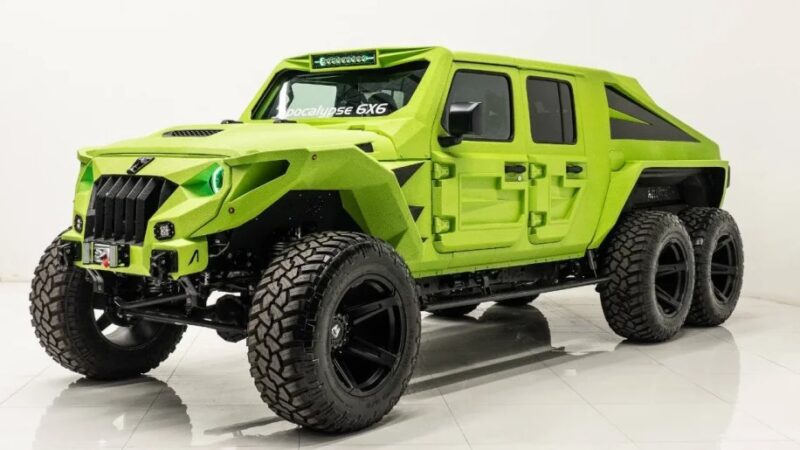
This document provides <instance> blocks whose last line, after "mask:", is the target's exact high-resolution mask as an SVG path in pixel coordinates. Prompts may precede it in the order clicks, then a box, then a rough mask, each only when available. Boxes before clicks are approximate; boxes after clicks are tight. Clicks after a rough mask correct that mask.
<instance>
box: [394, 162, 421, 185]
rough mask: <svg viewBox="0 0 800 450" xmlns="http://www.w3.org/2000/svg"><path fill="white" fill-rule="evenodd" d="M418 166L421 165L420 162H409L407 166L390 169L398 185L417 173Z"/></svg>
mask: <svg viewBox="0 0 800 450" xmlns="http://www.w3.org/2000/svg"><path fill="white" fill-rule="evenodd" d="M420 167H422V163H416V164H410V165H408V166H403V167H396V168H394V169H392V172H394V176H395V177H396V178H397V182H398V183H399V184H400V186H403V185H404V184H406V181H408V179H409V178H411V177H412V176H414V174H415V173H417V170H419V168H420Z"/></svg>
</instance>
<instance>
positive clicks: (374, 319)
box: [327, 275, 406, 396]
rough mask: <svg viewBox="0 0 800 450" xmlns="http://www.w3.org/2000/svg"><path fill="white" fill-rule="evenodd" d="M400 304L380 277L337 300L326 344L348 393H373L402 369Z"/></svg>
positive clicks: (365, 280)
mask: <svg viewBox="0 0 800 450" xmlns="http://www.w3.org/2000/svg"><path fill="white" fill-rule="evenodd" d="M400 301H401V300H400V297H399V295H398V292H397V290H396V289H395V288H394V286H393V285H392V283H391V282H389V281H388V280H387V279H385V278H383V277H381V276H378V275H367V276H363V277H360V278H358V279H356V280H355V281H354V282H352V283H351V284H350V285H349V286H348V288H347V289H346V290H345V293H344V295H343V296H342V298H341V299H340V300H339V303H338V305H337V307H336V311H335V313H334V317H333V319H332V320H331V324H330V326H329V327H328V330H327V333H328V343H329V348H330V357H331V361H332V364H333V370H334V372H335V373H336V378H337V380H338V381H339V383H340V384H341V386H342V387H344V388H345V389H346V390H347V391H348V392H349V393H351V394H353V395H357V396H363V395H368V394H370V393H372V392H374V391H375V390H377V389H378V388H379V387H380V386H381V384H383V382H384V381H385V380H386V379H387V378H389V376H390V375H391V374H392V373H393V372H394V370H395V368H396V367H397V365H398V364H399V361H400V355H401V353H402V350H403V341H404V338H405V333H406V321H405V318H404V316H403V313H402V307H401V304H400Z"/></svg>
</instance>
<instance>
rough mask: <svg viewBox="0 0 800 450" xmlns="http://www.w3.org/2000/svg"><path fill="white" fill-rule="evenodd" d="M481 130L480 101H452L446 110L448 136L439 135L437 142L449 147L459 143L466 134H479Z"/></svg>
mask: <svg viewBox="0 0 800 450" xmlns="http://www.w3.org/2000/svg"><path fill="white" fill-rule="evenodd" d="M482 131H483V115H482V114H481V102H465V103H453V104H452V105H450V108H449V109H448V110H447V132H448V136H440V137H439V144H440V145H441V146H442V147H450V146H453V145H456V144H459V143H461V139H462V138H463V137H464V135H467V134H480V133H481V132H482Z"/></svg>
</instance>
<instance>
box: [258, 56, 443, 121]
mask: <svg viewBox="0 0 800 450" xmlns="http://www.w3.org/2000/svg"><path fill="white" fill-rule="evenodd" d="M427 67H428V63H427V62H425V61H417V62H413V63H408V64H402V65H399V66H395V67H389V68H386V69H371V70H351V71H342V72H326V73H308V72H288V73H286V74H284V75H283V76H282V77H281V78H279V80H278V83H276V84H274V85H273V88H272V89H271V90H270V92H267V93H266V98H271V99H272V100H271V103H270V106H269V108H267V110H266V113H265V114H263V115H262V117H258V119H282V120H292V119H303V118H328V117H370V116H385V115H388V114H391V113H393V112H395V111H397V110H398V109H400V108H402V107H403V106H405V105H407V104H408V102H409V101H410V100H411V96H412V95H414V91H415V90H416V89H417V86H419V83H420V81H421V80H422V76H423V75H424V74H425V69H426V68H427Z"/></svg>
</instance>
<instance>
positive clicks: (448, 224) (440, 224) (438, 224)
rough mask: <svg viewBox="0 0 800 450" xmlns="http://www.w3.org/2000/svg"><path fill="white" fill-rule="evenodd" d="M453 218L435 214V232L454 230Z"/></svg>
mask: <svg viewBox="0 0 800 450" xmlns="http://www.w3.org/2000/svg"><path fill="white" fill-rule="evenodd" d="M453 222H454V220H453V218H452V217H442V216H435V217H434V218H433V232H434V233H435V234H442V233H449V232H450V231H453Z"/></svg>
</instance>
